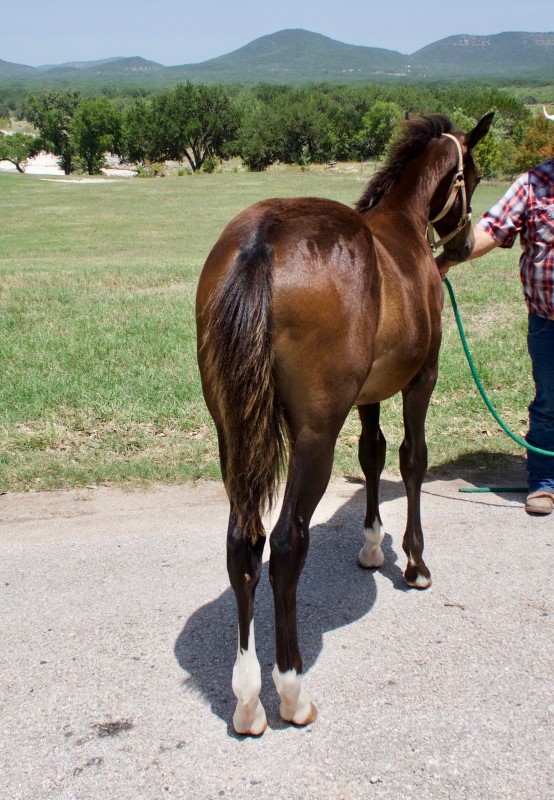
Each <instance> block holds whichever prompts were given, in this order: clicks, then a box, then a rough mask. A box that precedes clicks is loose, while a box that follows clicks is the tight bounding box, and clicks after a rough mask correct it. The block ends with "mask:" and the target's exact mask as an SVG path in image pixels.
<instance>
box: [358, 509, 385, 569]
mask: <svg viewBox="0 0 554 800" xmlns="http://www.w3.org/2000/svg"><path fill="white" fill-rule="evenodd" d="M364 536H365V544H364V546H363V547H362V549H361V550H360V552H359V553H358V564H359V565H360V567H363V568H364V569H377V568H378V567H382V566H383V564H384V562H385V556H384V553H383V551H382V550H381V542H382V541H383V539H384V538H385V533H384V531H383V526H382V525H381V523H380V522H379V520H378V519H375V521H374V523H373V527H372V528H366V529H365V530H364Z"/></svg>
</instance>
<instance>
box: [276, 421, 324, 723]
mask: <svg viewBox="0 0 554 800" xmlns="http://www.w3.org/2000/svg"><path fill="white" fill-rule="evenodd" d="M336 435H338V430H337V434H336ZM336 435H334V436H333V435H332V434H328V433H326V434H315V433H313V432H311V431H310V432H308V433H304V434H303V435H301V436H300V437H299V438H298V439H297V440H296V442H295V444H294V455H293V458H292V464H291V471H290V474H289V479H288V482H287V488H286V491H285V497H284V500H283V507H282V510H281V514H280V516H279V519H278V521H277V524H276V525H275V528H274V529H273V532H272V534H271V537H270V545H271V557H270V562H269V576H270V580H271V585H272V587H273V595H274V600H275V634H276V664H275V668H274V670H273V680H274V681H275V686H276V688H277V691H278V692H279V696H280V698H281V705H280V713H281V716H282V717H283V719H285V720H286V721H287V722H292V723H294V724H295V725H307V724H308V723H310V722H313V720H314V719H315V718H316V716H317V709H316V707H315V705H314V704H313V703H312V701H311V699H310V697H309V695H308V694H307V692H306V690H305V689H304V688H303V687H302V685H301V674H302V658H301V656H300V650H299V647H298V637H297V625H296V589H297V585H298V580H299V578H300V573H301V572H302V568H303V566H304V563H305V560H306V555H307V553H308V545H309V525H310V520H311V518H312V514H313V512H314V510H315V508H316V506H317V504H318V503H319V501H320V499H321V497H322V495H323V493H324V491H325V489H326V487H327V484H328V482H329V478H330V475H331V468H332V464H333V450H334V445H335V439H336Z"/></svg>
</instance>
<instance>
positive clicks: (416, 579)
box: [404, 570, 432, 589]
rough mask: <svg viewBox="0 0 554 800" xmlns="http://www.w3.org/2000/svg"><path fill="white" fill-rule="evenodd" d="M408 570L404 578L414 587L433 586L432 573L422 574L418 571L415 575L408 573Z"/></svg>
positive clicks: (426, 587) (425, 587) (424, 587)
mask: <svg viewBox="0 0 554 800" xmlns="http://www.w3.org/2000/svg"><path fill="white" fill-rule="evenodd" d="M407 572H408V570H406V572H405V573H404V580H405V581H406V583H407V585H408V586H410V587H411V588H412V589H428V588H429V587H430V586H431V583H432V581H431V576H430V575H422V574H421V573H420V572H418V573H417V574H416V575H415V576H414V575H408V574H407Z"/></svg>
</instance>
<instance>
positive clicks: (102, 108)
mask: <svg viewBox="0 0 554 800" xmlns="http://www.w3.org/2000/svg"><path fill="white" fill-rule="evenodd" d="M121 126H122V119H121V114H120V113H119V112H118V111H117V110H116V109H115V108H114V107H113V105H112V104H111V103H110V101H109V100H108V99H107V98H105V97H98V98H96V99H94V100H82V101H81V103H80V104H79V107H78V108H77V110H76V112H75V114H74V115H73V118H72V120H71V123H70V126H69V139H70V143H71V146H72V148H73V151H74V152H75V153H76V154H77V155H78V156H79V158H80V159H81V161H82V164H83V166H84V168H85V169H86V171H87V172H88V174H89V175H97V174H98V173H99V172H101V170H102V167H103V166H104V165H105V158H104V154H105V153H107V152H109V153H112V154H119V153H120V151H121Z"/></svg>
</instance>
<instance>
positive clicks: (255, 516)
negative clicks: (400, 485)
mask: <svg viewBox="0 0 554 800" xmlns="http://www.w3.org/2000/svg"><path fill="white" fill-rule="evenodd" d="M271 266H272V249H271V246H270V245H269V244H268V242H267V238H266V236H265V225H264V224H263V223H262V224H261V225H259V226H258V228H257V230H256V231H255V232H254V234H253V236H252V237H251V239H250V240H249V241H248V242H247V243H246V244H245V245H244V246H243V248H242V249H241V250H240V251H239V253H238V255H237V257H236V259H235V261H234V263H233V265H232V267H231V269H230V271H229V272H228V274H227V276H226V277H225V279H224V281H223V282H222V284H221V286H220V287H219V288H218V290H217V291H216V294H215V296H213V297H212V300H211V304H210V308H209V313H208V318H209V323H208V327H207V330H206V337H205V340H204V341H205V346H206V347H208V348H209V349H208V352H207V358H208V365H209V367H208V369H209V373H210V376H211V379H212V381H213V386H214V388H215V393H214V395H215V397H216V398H217V407H218V412H219V417H220V420H219V422H220V427H221V431H220V436H221V433H222V434H223V442H220V450H222V453H221V455H222V471H223V480H224V483H225V487H226V489H227V494H228V496H229V500H230V504H231V512H232V513H233V514H234V515H235V516H236V519H237V525H238V529H239V530H240V531H241V535H242V536H244V537H245V538H250V539H251V540H252V541H255V540H257V538H258V537H259V536H264V535H265V532H264V529H263V525H262V522H261V514H262V513H263V512H264V511H266V510H267V509H269V508H271V506H272V504H273V501H274V497H275V493H276V489H277V483H278V479H279V473H280V469H281V467H282V466H283V464H284V461H285V454H286V446H287V443H288V434H287V425H286V422H285V417H284V413H283V407H282V405H281V403H280V402H279V398H278V397H277V392H276V386H275V375H274V369H273V358H274V353H273V341H272V270H271Z"/></svg>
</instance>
